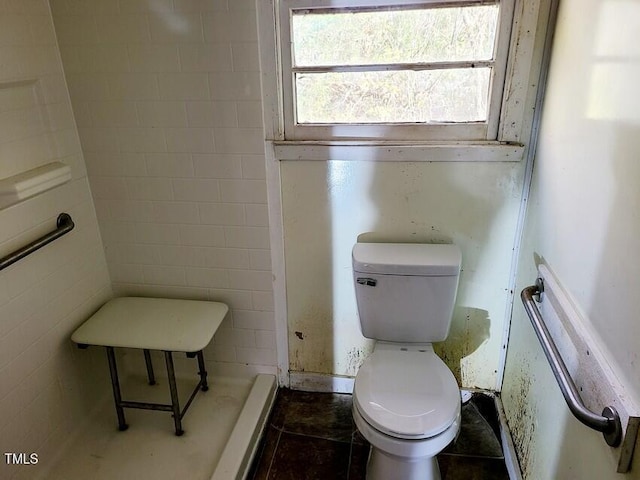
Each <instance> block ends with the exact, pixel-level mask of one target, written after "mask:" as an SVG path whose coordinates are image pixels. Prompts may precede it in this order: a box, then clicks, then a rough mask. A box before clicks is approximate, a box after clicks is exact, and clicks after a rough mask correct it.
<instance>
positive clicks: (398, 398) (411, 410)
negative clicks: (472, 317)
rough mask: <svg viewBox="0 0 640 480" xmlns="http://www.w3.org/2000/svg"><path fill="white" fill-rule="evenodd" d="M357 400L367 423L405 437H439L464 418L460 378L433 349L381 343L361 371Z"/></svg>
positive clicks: (428, 346)
mask: <svg viewBox="0 0 640 480" xmlns="http://www.w3.org/2000/svg"><path fill="white" fill-rule="evenodd" d="M353 399H354V403H355V404H356V407H357V409H358V411H359V413H360V414H361V415H362V417H363V418H364V420H365V421H366V422H367V423H369V424H370V425H371V426H372V427H374V428H375V429H377V430H379V431H380V432H382V433H384V434H386V435H390V436H392V437H396V438H401V439H410V440H418V439H426V438H429V437H434V436H436V435H438V434H440V433H442V432H443V431H445V430H446V429H447V428H449V427H450V426H451V425H452V424H453V423H454V421H455V420H456V418H457V417H458V416H459V414H460V391H459V389H458V384H457V382H456V379H455V377H454V376H453V373H451V370H449V368H447V366H446V365H445V364H444V362H443V361H442V360H441V359H440V358H439V357H438V356H437V355H436V354H435V353H434V351H433V347H432V346H431V345H421V346H410V345H398V344H384V343H378V344H377V345H376V348H375V350H374V352H373V353H372V354H371V355H370V356H369V357H368V358H367V359H366V360H365V362H364V363H363V364H362V366H361V367H360V370H359V371H358V374H357V376H356V380H355V386H354V393H353Z"/></svg>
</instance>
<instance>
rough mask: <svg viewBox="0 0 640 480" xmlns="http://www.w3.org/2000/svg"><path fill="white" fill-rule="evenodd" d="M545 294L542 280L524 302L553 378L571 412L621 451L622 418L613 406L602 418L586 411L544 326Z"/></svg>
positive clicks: (525, 295) (528, 290)
mask: <svg viewBox="0 0 640 480" xmlns="http://www.w3.org/2000/svg"><path fill="white" fill-rule="evenodd" d="M543 291H544V283H543V281H542V279H541V278H539V279H538V280H537V281H536V284H535V285H531V286H529V287H526V288H525V289H523V290H522V293H521V294H520V298H521V299H522V303H523V304H524V308H525V310H526V311H527V315H529V319H530V320H531V323H532V325H533V329H534V331H535V332H536V335H537V337H538V340H540V344H541V345H542V349H543V350H544V354H545V355H546V357H547V360H548V361H549V364H550V365H551V369H552V370H553V375H554V376H555V378H556V380H557V382H558V385H559V386H560V390H561V391H562V395H564V399H565V400H566V402H567V405H568V406H569V410H571V412H572V413H573V415H574V416H575V417H576V418H577V419H578V420H580V421H581V422H582V423H584V424H585V425H586V426H588V427H590V428H593V429H594V430H597V431H599V432H602V434H603V435H604V438H605V440H606V442H607V444H608V445H610V446H612V447H617V446H619V445H620V443H621V442H622V424H621V422H620V416H619V415H618V412H617V411H616V409H615V408H614V407H613V406H608V407H605V408H604V410H603V411H602V415H598V414H596V413H594V412H592V411H591V410H589V409H588V408H587V407H585V405H584V403H583V402H582V398H580V393H579V392H578V389H577V388H576V386H575V384H574V383H573V380H572V379H571V375H570V374H569V371H568V370H567V367H566V365H565V363H564V361H563V360H562V357H561V356H560V353H559V352H558V348H557V347H556V345H555V343H554V342H553V339H552V338H551V334H550V333H549V330H548V329H547V326H546V325H545V323H544V320H543V318H542V315H541V314H540V311H539V310H538V307H537V306H536V303H535V302H536V299H535V297H536V296H538V295H540V294H541V293H542V292H543Z"/></svg>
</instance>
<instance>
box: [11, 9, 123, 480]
mask: <svg viewBox="0 0 640 480" xmlns="http://www.w3.org/2000/svg"><path fill="white" fill-rule="evenodd" d="M75 3H77V2H75ZM0 64H1V65H2V68H0V132H1V133H0V178H5V177H7V176H11V175H14V174H16V173H19V172H21V171H25V170H29V169H31V168H34V167H36V166H38V165H42V164H44V163H48V162H52V161H61V162H64V163H66V164H67V165H69V166H71V168H72V177H73V178H72V180H71V181H70V182H69V183H67V184H65V185H63V186H60V187H57V188H55V189H53V190H50V191H48V192H45V193H43V194H41V195H39V196H36V197H33V198H31V199H29V200H26V201H24V202H22V203H19V204H16V205H13V206H11V207H9V208H5V209H3V210H0V225H1V226H2V227H1V228H0V256H5V255H7V254H9V253H10V252H11V251H13V250H14V249H16V248H19V247H21V246H23V245H25V244H27V243H29V242H30V241H32V240H34V239H35V238H37V237H39V236H41V235H42V234H44V233H46V232H48V231H50V230H52V229H53V228H55V222H56V218H57V216H58V214H59V213H61V212H63V211H64V212H68V213H70V214H71V216H72V218H73V220H74V222H75V224H76V227H75V229H74V230H73V231H72V232H70V233H69V234H67V235H65V236H64V237H62V238H60V239H58V240H56V241H55V242H53V243H51V244H49V245H47V246H45V247H44V248H42V249H40V250H38V251H37V252H35V253H34V254H32V255H30V256H28V257H26V258H24V259H22V260H20V261H19V262H18V263H15V264H13V265H12V266H10V267H8V268H6V269H4V270H2V271H1V272H0V312H2V313H1V314H0V446H1V448H0V450H1V452H0V453H2V454H3V456H2V461H1V462H0V478H12V477H13V476H15V475H24V474H25V470H24V469H25V468H29V467H25V466H12V465H7V464H6V461H5V457H4V453H5V452H15V453H22V452H27V453H32V452H34V453H37V454H38V455H39V458H40V459H41V461H42V462H43V463H45V462H46V461H48V460H50V459H51V457H52V455H53V453H54V451H55V449H56V448H57V447H59V446H60V444H62V443H63V442H64V440H65V439H66V438H67V437H68V436H69V434H70V432H71V431H72V430H74V429H75V428H78V427H79V426H81V425H82V424H83V419H84V418H86V417H87V415H88V413H89V412H90V411H91V410H92V409H93V408H94V405H95V404H96V402H97V401H98V400H101V399H102V398H104V397H105V395H107V394H108V389H109V381H108V378H107V377H106V376H105V374H106V371H105V369H104V366H105V365H104V363H105V362H104V358H103V356H102V355H100V353H101V352H98V351H97V350H92V349H90V350H88V351H78V350H77V349H76V348H75V347H74V346H73V344H72V343H71V341H70V340H69V337H70V335H71V333H72V332H73V330H74V329H75V327H76V326H78V325H79V324H80V323H82V321H83V320H84V319H85V318H87V317H88V316H89V315H90V314H91V313H92V312H93V311H95V310H96V309H97V308H98V307H99V306H100V305H101V304H102V303H103V302H104V301H105V300H106V299H108V298H109V297H110V296H111V294H112V292H111V285H110V280H109V275H108V270H107V264H106V260H105V255H104V251H103V246H102V241H101V239H100V234H99V230H98V224H97V219H96V214H95V211H94V207H93V203H92V200H91V194H90V191H89V185H88V182H87V176H86V169H85V165H84V159H83V156H82V152H81V149H80V142H79V139H78V134H77V130H76V128H75V124H74V121H73V115H72V112H71V103H70V101H69V96H68V93H67V90H66V87H65V83H64V77H63V75H62V64H61V61H60V56H59V54H58V51H57V47H56V39H55V35H54V30H53V22H52V18H51V14H50V11H49V6H48V3H47V2H46V0H11V1H9V0H5V1H2V2H0ZM106 113H107V114H109V113H112V114H113V113H114V112H113V111H109V112H106ZM107 118H108V115H107V116H105V117H104V119H105V120H106V119H107ZM96 355H99V356H96Z"/></svg>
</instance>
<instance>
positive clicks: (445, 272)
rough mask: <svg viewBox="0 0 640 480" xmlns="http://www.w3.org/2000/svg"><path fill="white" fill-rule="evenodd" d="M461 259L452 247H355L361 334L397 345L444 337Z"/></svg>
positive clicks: (452, 304) (396, 244) (354, 259)
mask: <svg viewBox="0 0 640 480" xmlns="http://www.w3.org/2000/svg"><path fill="white" fill-rule="evenodd" d="M461 260H462V255H461V253H460V249H459V248H458V247H457V246H456V245H442V244H418V243H357V244H356V245H355V246H354V247H353V252H352V265H353V281H354V284H355V289H356V300H357V303H358V313H359V315H360V325H361V327H362V334H363V335H364V336H365V337H367V338H372V339H376V340H382V341H387V342H398V343H431V342H441V341H443V340H444V339H446V338H447V335H449V327H450V326H451V318H452V314H453V306H454V304H455V300H456V291H457V289H458V277H459V275H460V264H461Z"/></svg>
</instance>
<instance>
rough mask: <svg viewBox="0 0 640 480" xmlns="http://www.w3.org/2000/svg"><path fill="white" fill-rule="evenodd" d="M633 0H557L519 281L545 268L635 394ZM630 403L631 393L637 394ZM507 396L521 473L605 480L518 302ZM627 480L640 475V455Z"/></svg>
mask: <svg viewBox="0 0 640 480" xmlns="http://www.w3.org/2000/svg"><path fill="white" fill-rule="evenodd" d="M639 29H640V4H638V2H634V1H625V0H588V1H582V0H563V1H562V2H561V4H560V12H559V20H558V27H557V33H556V37H555V41H554V46H553V57H552V64H551V70H550V79H549V86H548V92H547V95H546V99H545V104H544V109H543V112H544V115H543V121H542V129H541V133H540V143H539V147H538V154H537V158H536V163H535V167H534V181H533V191H532V196H531V202H530V205H529V212H528V220H527V228H526V233H525V242H524V245H523V249H522V255H521V259H520V274H519V281H518V288H519V289H521V288H523V287H524V286H525V285H528V284H531V283H533V281H534V280H535V275H536V273H535V267H536V263H538V262H543V263H545V264H547V265H548V266H549V267H550V268H551V269H552V270H553V271H554V273H555V274H556V275H557V277H558V279H559V280H560V281H561V282H562V285H563V287H564V288H565V289H566V290H567V291H568V292H569V294H570V295H571V296H572V297H573V298H574V300H575V301H576V303H577V305H578V307H579V308H580V309H581V310H582V311H583V312H584V314H585V316H586V318H587V320H588V321H589V322H590V323H591V325H592V327H593V329H594V330H595V332H597V334H598V335H599V337H600V338H599V339H600V340H601V342H602V343H603V345H604V346H605V348H607V349H608V350H609V352H610V360H611V362H612V364H613V365H614V367H615V368H617V369H618V371H619V374H620V377H621V378H622V379H623V380H624V381H625V383H626V386H627V388H628V389H629V391H630V392H632V394H633V395H635V398H636V399H640V360H639V350H640V349H639V347H638V339H639V338H640V323H639V322H638V318H637V312H638V306H637V290H638V286H639V285H640V284H639V280H638V279H640V218H639V213H638V212H639V211H640V190H639V189H638V182H639V181H640V163H639V162H638V152H640V93H639V92H638V84H640V43H638V41H637V32H638V31H639ZM636 401H637V400H636ZM503 402H504V406H505V410H506V413H507V418H508V420H509V426H510V427H511V429H512V433H513V434H514V438H515V443H516V447H517V450H518V456H519V459H520V463H521V466H522V469H523V473H524V477H525V478H528V479H536V480H537V479H542V478H545V479H546V478H558V479H585V478H598V479H613V478H623V476H622V475H619V474H616V473H615V470H616V463H617V459H616V458H615V457H614V456H613V455H611V454H610V452H609V449H608V447H607V446H606V444H605V443H604V441H603V440H602V437H601V435H600V434H599V433H597V432H594V431H591V430H589V429H588V428H587V427H584V426H582V425H581V424H580V423H578V422H577V420H575V419H573V417H572V416H571V414H570V413H569V411H568V409H567V407H566V405H565V403H564V400H563V398H562V396H561V394H560V392H559V389H558V387H557V386H556V383H555V380H554V379H553V376H552V374H551V372H550V368H549V367H548V365H547V363H546V360H545V358H544V356H543V354H542V352H541V349H540V347H539V345H538V341H537V339H536V338H535V336H534V334H533V331H532V329H531V327H530V325H529V320H528V319H527V318H526V316H525V314H524V312H523V309H522V307H521V306H520V304H519V303H518V304H517V305H516V306H515V308H514V314H513V322H512V333H511V338H510V342H509V353H508V358H507V368H506V378H505V382H504V386H503ZM624 478H640V455H638V452H636V455H635V461H634V464H633V468H632V471H631V472H630V473H629V474H627V476H625V477H624Z"/></svg>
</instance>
